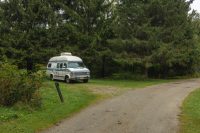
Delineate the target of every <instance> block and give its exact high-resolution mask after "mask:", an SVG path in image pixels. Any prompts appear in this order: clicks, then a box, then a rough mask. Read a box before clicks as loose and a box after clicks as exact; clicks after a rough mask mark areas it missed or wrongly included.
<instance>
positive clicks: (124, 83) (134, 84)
mask: <svg viewBox="0 0 200 133" xmlns="http://www.w3.org/2000/svg"><path fill="white" fill-rule="evenodd" d="M170 81H174V80H162V79H149V80H141V81H135V80H91V81H90V83H89V84H93V85H102V86H113V87H119V88H122V89H123V88H132V89H135V88H143V87H146V86H150V85H156V84H161V83H167V82H170Z"/></svg>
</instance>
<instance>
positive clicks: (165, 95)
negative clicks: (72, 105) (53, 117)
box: [43, 79, 200, 133]
mask: <svg viewBox="0 0 200 133" xmlns="http://www.w3.org/2000/svg"><path fill="white" fill-rule="evenodd" d="M199 87H200V79H193V80H184V81H177V82H174V83H166V84H161V85H156V86H151V87H146V88H144V89H137V90H132V91H128V92H126V93H124V94H123V95H121V96H117V97H114V98H113V99H109V100H105V101H103V102H101V103H99V104H97V105H94V106H91V107H89V108H87V109H85V110H83V111H81V112H80V113H79V114H76V115H75V116H73V117H71V118H69V119H66V120H63V121H62V122H61V123H59V124H57V125H55V126H53V127H52V128H49V129H47V130H45V131H43V132H44V133H176V132H178V130H179V121H178V115H179V114H180V106H181V104H182V102H183V100H184V98H186V96H187V95H188V94H189V93H190V92H191V91H193V90H194V89H196V88H199Z"/></svg>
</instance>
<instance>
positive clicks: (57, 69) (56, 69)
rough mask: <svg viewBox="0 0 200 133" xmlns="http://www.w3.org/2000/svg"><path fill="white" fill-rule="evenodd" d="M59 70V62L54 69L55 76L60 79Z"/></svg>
mask: <svg viewBox="0 0 200 133" xmlns="http://www.w3.org/2000/svg"><path fill="white" fill-rule="evenodd" d="M59 71H60V63H57V65H56V68H55V71H54V78H56V79H59Z"/></svg>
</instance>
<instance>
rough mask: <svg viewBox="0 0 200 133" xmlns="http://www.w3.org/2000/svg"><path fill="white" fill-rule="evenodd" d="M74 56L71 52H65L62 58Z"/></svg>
mask: <svg viewBox="0 0 200 133" xmlns="http://www.w3.org/2000/svg"><path fill="white" fill-rule="evenodd" d="M71 55H72V53H69V52H63V53H61V56H71Z"/></svg>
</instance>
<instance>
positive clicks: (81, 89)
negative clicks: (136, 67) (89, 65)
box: [0, 80, 169, 133]
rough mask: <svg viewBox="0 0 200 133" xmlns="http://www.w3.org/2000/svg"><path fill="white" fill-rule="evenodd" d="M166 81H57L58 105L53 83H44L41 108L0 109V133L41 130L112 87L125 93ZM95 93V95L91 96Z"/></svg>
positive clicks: (100, 96) (92, 100)
mask: <svg viewBox="0 0 200 133" xmlns="http://www.w3.org/2000/svg"><path fill="white" fill-rule="evenodd" d="M165 82H169V81H168V80H148V81H131V80H129V81H125V80H124V81H123V80H117V81H116V80H91V81H90V82H89V83H88V84H83V83H74V84H65V83H63V82H60V88H61V90H62V93H63V97H64V100H65V102H64V103H60V101H59V98H58V95H57V92H56V90H55V87H54V82H52V81H46V82H44V83H43V87H42V88H41V89H40V91H41V95H42V103H43V104H42V108H41V109H38V110H32V109H30V108H29V107H26V106H24V105H20V104H17V105H15V106H14V107H11V108H5V107H0V132H1V133H17V132H20V133H21V132H25V133H31V132H35V131H38V130H42V129H45V128H47V127H50V126H51V125H53V124H55V123H57V122H59V121H60V120H62V119H64V118H67V117H69V116H71V115H73V114H74V113H76V112H79V111H80V110H81V109H83V108H84V107H87V106H88V105H90V104H92V103H95V101H98V100H100V99H102V98H104V96H105V95H106V93H105V94H104V93H100V91H96V90H97V89H98V90H101V88H104V91H105V90H107V89H109V88H110V87H112V92H113V91H115V88H116V90H123V91H125V90H126V88H127V89H128V88H133V89H134V88H142V87H145V86H149V85H154V84H160V83H165ZM93 90H95V91H93ZM93 92H97V93H93Z"/></svg>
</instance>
